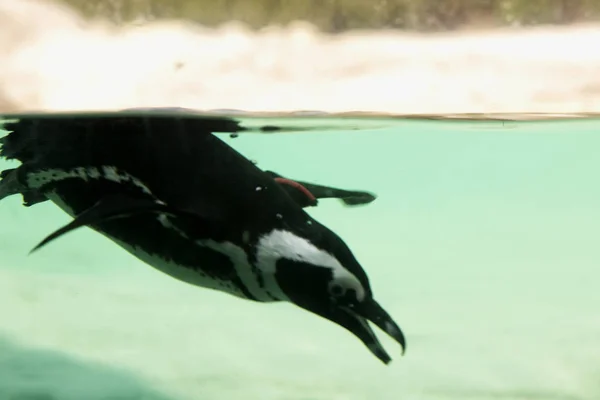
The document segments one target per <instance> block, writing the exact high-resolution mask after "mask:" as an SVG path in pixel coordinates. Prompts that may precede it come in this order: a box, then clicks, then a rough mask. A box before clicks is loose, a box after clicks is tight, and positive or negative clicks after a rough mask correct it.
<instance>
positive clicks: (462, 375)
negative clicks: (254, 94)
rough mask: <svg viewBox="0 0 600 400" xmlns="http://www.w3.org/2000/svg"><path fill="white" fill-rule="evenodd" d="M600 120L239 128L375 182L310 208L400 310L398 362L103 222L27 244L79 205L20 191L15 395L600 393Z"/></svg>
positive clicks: (338, 177)
mask: <svg viewBox="0 0 600 400" xmlns="http://www.w3.org/2000/svg"><path fill="white" fill-rule="evenodd" d="M599 127H600V122H599V121H594V120H579V121H562V122H528V123H524V122H513V123H508V124H504V125H502V124H501V123H498V122H433V121H429V122H423V121H406V122H399V123H396V124H395V126H394V127H392V128H390V129H379V130H373V131H355V132H337V131H330V132H327V133H298V134H281V135H254V134H249V135H242V136H240V137H239V138H237V139H230V138H228V137H227V136H223V137H224V138H225V140H226V141H227V142H228V143H229V144H231V145H232V146H234V147H235V148H236V149H238V150H240V151H241V152H242V153H244V154H245V155H246V156H247V157H249V158H251V159H255V160H257V161H258V163H259V165H260V166H261V167H263V168H266V169H273V170H275V171H277V172H279V173H281V174H284V175H286V176H289V177H291V178H295V179H302V180H307V181H312V182H317V183H323V184H329V185H333V186H339V187H344V188H356V189H364V190H369V191H372V192H375V193H376V194H377V195H378V196H379V197H378V199H377V200H376V201H375V202H374V203H372V204H370V205H368V206H365V207H360V208H345V207H343V206H342V205H341V203H338V202H337V201H334V200H324V201H322V202H321V204H320V205H319V207H318V208H315V209H313V210H311V214H313V215H314V216H315V217H316V218H317V219H319V220H320V221H321V222H323V223H325V224H326V225H327V226H329V227H330V228H332V229H333V230H335V231H336V232H337V233H338V234H340V235H341V236H342V237H343V238H344V239H345V240H346V242H347V243H348V244H349V246H350V247H351V248H352V249H353V251H354V252H355V254H356V255H357V257H358V258H359V260H360V261H361V263H362V264H363V266H364V268H365V269H366V270H367V272H368V274H369V276H370V279H371V283H372V286H373V289H374V292H375V295H376V298H377V299H378V300H379V301H380V302H381V304H382V305H383V306H384V307H385V308H386V309H387V310H388V311H389V312H390V314H392V315H393V316H394V317H395V319H396V321H397V322H398V323H399V324H400V326H401V327H402V328H403V330H404V332H405V334H406V336H407V340H408V350H407V353H406V355H405V356H404V357H401V356H400V351H399V348H398V347H397V346H396V345H395V344H394V343H393V342H392V341H391V340H388V339H387V338H386V337H384V336H383V334H382V333H379V332H378V334H379V336H380V337H381V338H382V339H383V343H384V345H385V346H386V348H387V349H388V351H390V354H391V355H392V357H393V358H394V361H393V363H392V364H391V365H390V366H384V365H383V364H381V363H380V362H379V361H377V360H376V359H375V358H374V357H373V356H372V355H371V354H370V353H369V352H368V351H367V350H366V349H365V348H364V347H363V345H362V344H361V343H360V342H358V341H357V339H355V338H354V337H353V336H351V335H350V334H348V333H347V332H345V331H344V330H343V329H341V328H339V327H337V326H335V325H333V324H332V323H330V322H328V321H325V320H322V319H320V318H318V317H315V316H313V315H310V314H308V313H306V312H304V311H302V310H300V309H298V308H296V307H293V306H292V305H289V304H269V305H262V304H256V303H251V302H246V301H242V300H239V299H236V298H233V297H231V296H228V295H225V294H221V293H218V292H214V291H209V290H203V289H199V288H195V287H192V286H188V285H186V284H183V283H180V282H178V281H175V280H173V279H172V278H170V277H168V276H166V275H163V274H161V273H159V272H156V271H155V270H153V269H151V268H150V267H147V266H146V265H144V264H142V263H141V262H139V261H137V260H136V259H134V258H133V257H132V256H130V255H128V254H127V253H125V252H124V251H123V250H121V249H120V248H118V247H117V246H115V245H113V244H112V243H111V242H109V241H108V240H107V239H105V238H103V237H101V236H100V235H98V234H95V233H93V232H91V231H89V230H79V231H77V232H75V233H72V234H69V235H67V236H65V237H64V238H62V239H61V240H58V241H57V242H56V243H53V244H52V245H50V246H48V248H45V249H44V250H43V251H40V252H39V253H36V254H34V255H32V256H27V253H28V251H29V250H30V249H31V247H33V246H34V245H35V244H37V243H38V242H39V240H40V239H42V238H43V237H44V236H45V235H46V234H48V233H49V232H51V231H52V230H54V229H56V228H57V227H58V226H59V225H61V224H63V223H65V222H66V221H68V217H67V216H66V215H65V214H63V213H62V212H61V211H60V210H59V209H58V208H56V207H55V206H53V205H51V204H40V205H37V206H35V207H32V208H30V209H27V208H24V207H22V206H21V205H20V201H21V200H20V198H17V197H13V198H9V199H5V200H4V201H3V202H1V203H0V221H1V229H0V268H1V269H0V315H1V316H2V318H1V319H0V399H11V400H17V399H18V400H26V399H27V400H40V399H43V400H46V399H54V400H63V399H66V400H71V399H77V400H80V399H90V400H95V399H119V400H123V399H132V400H133V399H164V400H180V399H181V400H183V399H185V400H187V399H193V400H196V399H208V400H210V399H250V400H252V399H257V400H258V399H260V400H270V399H273V400H275V399H277V400H280V399H285V400H288V399H289V400H321V399H322V400H332V399H333V400H338V399H339V400H342V399H344V400H359V399H361V400H362V399H365V400H366V399H381V400H392V399H394V400H396V399H403V400H408V399H415V400H430V399H431V400H433V399H436V400H437V399H476V400H479V399H481V400H487V399H501V400H525V399H535V400H539V399H544V400H546V399H548V400H554V399H560V400H562V399H565V400H567V399H568V400H571V399H582V400H584V399H585V400H587V399H590V400H592V399H593V400H597V399H598V398H600V383H599V382H600V380H599V379H598V376H599V373H600V316H599V313H598V305H599V304H600V291H599V290H598V285H599V282H600V270H599V268H598V261H599V260H600V245H599V243H598V240H599V239H598V238H599V237H600V207H598V204H600V183H599V179H598V172H599V171H600V157H598V155H597V154H598V148H600V135H599V134H598V132H596V131H597V130H598V128H599ZM6 165H7V163H3V164H0V167H2V168H4V167H6ZM43 396H46V397H43Z"/></svg>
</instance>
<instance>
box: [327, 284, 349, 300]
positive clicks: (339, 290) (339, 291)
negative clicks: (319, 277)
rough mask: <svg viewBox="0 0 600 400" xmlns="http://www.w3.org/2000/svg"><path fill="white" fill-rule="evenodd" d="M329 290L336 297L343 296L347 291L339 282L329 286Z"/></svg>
mask: <svg viewBox="0 0 600 400" xmlns="http://www.w3.org/2000/svg"><path fill="white" fill-rule="evenodd" d="M329 292H330V293H331V294H332V295H333V296H334V297H342V296H343V295H344V294H345V293H346V289H345V288H344V287H343V286H342V285H340V284H339V283H333V284H332V285H331V286H330V287H329Z"/></svg>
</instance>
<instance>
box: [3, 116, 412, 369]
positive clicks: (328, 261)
mask: <svg viewBox="0 0 600 400" xmlns="http://www.w3.org/2000/svg"><path fill="white" fill-rule="evenodd" d="M10 118H11V119H10V120H5V121H4V129H6V130H8V131H9V132H10V133H9V134H8V135H7V136H5V137H3V138H1V139H0V145H1V146H2V147H1V149H0V157H1V158H5V159H7V160H17V161H19V162H21V165H20V166H19V167H17V168H13V169H6V170H4V171H2V172H1V173H0V177H1V178H2V180H1V181H0V200H1V199H2V198H4V197H7V196H10V195H14V194H21V195H22V197H23V201H24V204H25V205H26V206H32V205H34V204H37V203H40V202H44V201H47V200H49V201H52V202H53V203H55V204H56V205H58V206H59V207H60V208H61V209H62V210H64V211H65V212H67V213H68V214H69V215H70V216H72V217H73V220H72V221H71V222H70V223H69V224H67V225H65V226H64V227H62V228H60V229H58V230H57V231H55V232H54V233H52V234H51V235H49V236H47V237H46V238H45V239H44V240H43V241H42V242H41V243H40V244H38V246H36V248H34V250H35V249H39V248H40V247H42V246H44V245H46V244H47V243H49V242H50V241H52V240H54V239H56V238H58V237H60V236H61V235H63V234H65V233H67V232H69V231H72V230H74V229H76V228H78V227H83V226H87V227H90V228H91V229H93V230H95V231H97V232H99V233H101V234H103V235H104V236H106V237H108V238H109V239H111V240H112V241H114V242H115V243H117V244H118V245H120V246H121V247H122V248H124V249H125V250H127V251H128V252H130V253H131V254H133V255H134V256H136V257H137V258H138V259H140V260H142V261H144V262H145V263H147V264H149V265H150V266H152V267H154V268H156V269H158V270H160V271H162V272H164V273H166V274H168V275H170V276H172V277H174V278H176V279H179V280H181V281H184V282H187V283H190V284H193V285H197V286H201V287H205V288H211V289H216V290H220V291H223V292H227V293H229V294H232V295H235V296H238V297H240V298H244V299H249V300H254V301H258V302H276V301H288V302H291V303H294V304H296V305H297V306H300V307H301V308H304V309H305V310H307V311H310V312H312V313H314V314H317V315H319V316H321V317H324V318H326V319H329V320H330V321H332V322H334V323H336V324H338V325H340V326H342V327H344V328H346V329H347V330H348V331H350V332H351V333H353V334H354V335H355V336H356V337H358V338H359V339H360V340H361V341H362V342H363V343H364V344H365V345H366V346H367V347H368V349H369V350H370V351H371V352H372V353H373V354H374V355H375V356H376V357H377V358H379V359H380V360H381V361H382V362H384V363H386V364H387V363H389V362H390V361H391V358H390V356H389V355H388V354H387V352H386V351H385V349H384V348H383V346H382V345H381V343H380V342H379V340H378V338H377V337H376V336H375V334H374V332H373V330H372V329H371V327H370V326H369V324H368V321H371V322H372V323H374V324H375V325H377V326H378V327H379V328H381V329H382V330H384V331H385V332H386V333H387V334H389V335H390V336H391V337H392V338H393V339H395V340H396V341H397V342H398V343H399V344H400V345H401V346H402V352H404V349H405V348H406V342H405V338H404V335H403V333H402V331H401V329H400V328H399V327H398V325H397V324H396V323H395V322H394V320H393V319H392V318H391V316H390V315H389V314H388V313H387V312H386V311H385V310H384V309H383V308H382V307H381V306H380V305H379V304H378V303H377V301H376V300H375V299H374V297H373V292H372V290H371V286H370V283H369V279H368V277H367V275H366V273H365V272H364V271H363V269H362V267H361V266H360V264H359V263H358V261H357V260H356V258H355V257H354V255H353V254H352V252H351V250H350V249H349V248H348V246H347V245H346V244H345V243H344V241H343V240H342V239H341V238H340V237H339V236H338V235H336V234H335V233H334V232H332V231H331V230H330V229H328V228H327V227H325V226H324V225H322V224H320V223H319V222H318V221H316V220H315V219H313V218H312V217H311V216H310V215H309V214H308V213H307V212H306V211H305V208H306V207H310V206H315V205H316V204H317V199H319V198H340V199H342V201H344V202H345V203H346V204H348V205H356V204H366V203H369V202H371V201H373V200H374V199H375V196H374V195H372V194H371V193H368V192H362V191H347V190H342V189H337V188H332V187H327V186H321V185H316V184H311V183H307V182H300V181H295V180H292V179H288V178H285V177H283V176H281V175H279V174H277V173H275V172H272V171H263V170H261V169H260V168H259V167H258V166H257V165H255V164H254V163H253V162H251V161H250V160H248V159H247V158H245V157H244V156H243V155H241V154H240V153H238V152H237V151H235V150H234V149H233V148H231V147H230V146H229V145H227V144H226V143H225V142H224V141H223V140H221V139H220V138H219V137H217V136H216V135H214V133H235V132H243V131H244V130H245V129H244V127H243V126H242V125H241V124H240V123H239V121H237V120H236V119H235V118H229V117H214V116H213V117H210V116H178V117H176V118H175V117H173V116H172V115H166V114H164V115H161V114H160V113H151V112H146V113H143V114H135V113H121V114H119V113H98V114H82V115H73V114H36V115H12V116H10Z"/></svg>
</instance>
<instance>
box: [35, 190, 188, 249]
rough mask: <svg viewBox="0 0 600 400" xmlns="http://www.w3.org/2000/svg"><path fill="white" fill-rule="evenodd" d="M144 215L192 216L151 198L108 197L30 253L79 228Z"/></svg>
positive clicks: (54, 233) (121, 195)
mask: <svg viewBox="0 0 600 400" xmlns="http://www.w3.org/2000/svg"><path fill="white" fill-rule="evenodd" d="M142 213H164V214H169V215H175V216H178V215H184V214H185V215H186V216H187V217H188V218H189V214H190V213H186V212H184V211H177V210H173V209H171V208H170V207H168V206H167V205H165V204H164V203H162V202H158V201H156V200H153V199H149V198H145V199H144V198H135V197H131V196H127V195H123V194H119V195H110V196H106V197H104V198H102V199H100V200H99V201H98V202H97V203H96V204H95V205H93V206H92V207H90V208H88V209H86V210H85V211H83V212H82V213H80V214H79V215H77V216H76V217H75V219H73V221H71V222H70V223H68V224H67V225H64V226H63V227H61V228H59V229H57V230H56V231H54V232H53V233H51V234H50V235H48V236H46V238H45V239H44V240H42V241H41V242H40V243H39V244H38V245H37V246H35V247H34V248H33V249H32V250H31V251H30V254H31V253H33V252H34V251H36V250H39V249H40V248H41V247H43V246H45V245H46V244H48V243H50V242H51V241H52V240H55V239H57V238H59V237H60V236H63V235H64V234H65V233H68V232H70V231H73V230H75V229H77V228H80V227H83V226H87V225H94V224H99V223H102V222H106V221H110V220H114V219H118V218H126V217H130V216H133V215H137V214H142Z"/></svg>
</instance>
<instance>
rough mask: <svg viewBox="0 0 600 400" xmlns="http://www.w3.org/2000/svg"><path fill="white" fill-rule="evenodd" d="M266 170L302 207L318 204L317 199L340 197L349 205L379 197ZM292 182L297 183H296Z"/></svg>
mask: <svg viewBox="0 0 600 400" xmlns="http://www.w3.org/2000/svg"><path fill="white" fill-rule="evenodd" d="M265 172H266V173H267V174H268V175H269V176H271V177H272V178H273V179H275V180H276V181H277V182H278V183H280V184H282V186H283V187H284V189H285V190H286V191H287V192H288V194H289V195H291V196H292V198H294V200H296V202H297V203H298V204H300V205H301V206H302V207H309V206H316V205H317V199H327V198H332V199H339V200H341V201H342V202H343V203H344V204H345V205H347V206H357V205H363V204H369V203H371V202H373V201H374V200H375V199H376V198H377V196H376V195H375V194H373V193H370V192H366V191H356V190H344V189H338V188H335V187H331V186H323V185H317V184H315V183H309V182H303V181H294V180H290V179H287V178H285V177H283V176H281V175H279V174H277V173H275V172H273V171H265ZM291 183H295V184H296V185H294V184H291ZM302 189H304V190H302ZM306 192H308V194H307V193H306ZM311 197H312V198H314V200H313V199H312V198H311Z"/></svg>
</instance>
